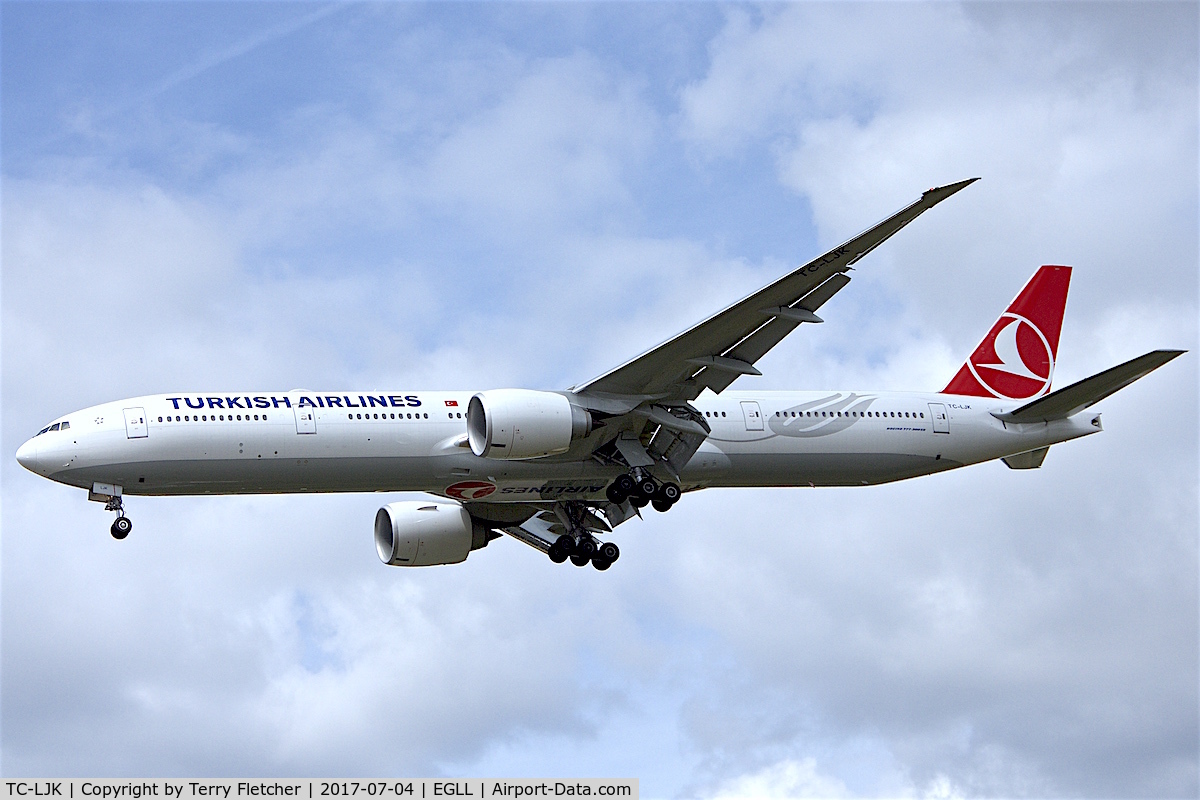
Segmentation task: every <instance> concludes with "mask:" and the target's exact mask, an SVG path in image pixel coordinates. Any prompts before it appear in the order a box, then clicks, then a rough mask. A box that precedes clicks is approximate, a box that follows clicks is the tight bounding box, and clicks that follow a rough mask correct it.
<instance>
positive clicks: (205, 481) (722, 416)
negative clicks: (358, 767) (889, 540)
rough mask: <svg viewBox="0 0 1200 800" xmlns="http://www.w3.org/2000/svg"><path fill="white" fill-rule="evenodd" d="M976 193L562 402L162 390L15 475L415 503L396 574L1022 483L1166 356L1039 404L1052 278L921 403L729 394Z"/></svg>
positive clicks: (97, 421) (126, 490)
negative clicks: (791, 505) (980, 484)
mask: <svg viewBox="0 0 1200 800" xmlns="http://www.w3.org/2000/svg"><path fill="white" fill-rule="evenodd" d="M974 180H975V179H972V180H966V181H961V182H959V183H954V184H950V185H948V186H942V187H939V188H935V189H930V190H929V191H927V192H925V193H924V194H923V195H921V198H920V199H919V200H917V201H916V202H915V203H913V204H912V205H910V206H908V207H907V208H904V209H902V210H901V211H899V212H897V213H895V214H893V215H892V216H890V217H888V218H887V219H885V220H884V221H883V222H880V223H879V224H878V225H876V226H874V227H873V228H871V229H870V230H867V231H866V232H864V233H861V234H859V235H858V236H855V237H854V238H853V239H851V240H850V241H848V242H846V243H845V244H843V245H840V246H839V247H836V248H834V249H833V250H830V251H829V252H828V253H825V254H824V255H822V256H820V257H818V258H815V259H813V260H812V261H810V262H809V263H807V264H805V265H804V266H802V267H800V268H798V269H796V270H794V271H792V272H791V273H789V274H787V275H785V276H784V277H782V278H780V279H779V280H777V281H775V282H774V283H772V284H771V285H769V286H767V287H766V288H764V289H761V290H759V291H757V292H755V293H754V294H752V295H750V296H749V297H747V298H745V299H744V300H741V301H739V302H737V303H735V304H733V305H732V306H729V307H728V308H726V309H725V310H724V311H721V312H719V313H717V314H715V315H713V316H711V317H709V318H708V319H706V320H704V321H703V322H701V323H700V324H698V325H695V326H694V327H692V328H689V329H688V330H686V331H684V332H683V333H680V334H679V335H677V336H675V337H674V338H672V339H669V340H668V341H666V342H664V343H662V344H660V345H658V346H657V347H655V348H653V349H652V350H649V351H648V352H646V353H644V354H643V355H640V356H638V357H637V358H635V359H633V360H632V361H629V362H628V363H625V364H623V365H621V366H619V367H617V368H616V369H613V370H610V371H609V372H606V373H605V374H603V375H601V376H600V377H598V378H595V379H594V380H591V381H588V382H587V383H582V384H579V385H578V386H575V387H573V388H571V389H568V390H566V391H533V390H529V389H489V390H487V391H481V392H423V391H412V390H411V389H388V390H386V391H351V392H342V391H339V392H315V391H301V390H294V391H289V392H175V393H174V394H160V395H151V396H147V397H135V398H132V399H129V400H119V401H117V402H115V403H105V404H103V405H98V406H93V407H91V408H86V409H84V410H82V411H76V412H74V413H72V414H67V415H66V416H63V417H59V418H58V419H56V420H55V421H54V422H53V423H51V424H50V425H47V426H46V427H45V428H43V429H42V430H40V431H38V433H37V435H36V436H34V437H33V438H31V439H30V440H29V441H27V442H25V443H24V444H23V445H21V447H20V449H19V450H18V451H17V460H18V461H19V462H20V463H21V464H22V466H24V467H26V468H27V469H30V470H32V471H33V472H36V473H38V474H39V475H44V476H45V477H47V478H50V479H51V480H55V481H58V482H60V483H65V484H67V485H70V486H78V487H80V488H84V489H87V490H88V497H89V498H90V499H92V500H97V501H100V502H103V503H106V506H105V507H106V509H107V510H109V511H115V512H116V513H117V518H116V521H115V522H114V523H113V525H112V535H113V536H115V537H116V538H118V539H122V538H124V537H125V536H126V535H128V533H129V531H130V528H131V527H132V524H131V523H130V521H129V518H128V517H126V516H125V513H124V506H123V503H122V498H123V497H125V496H129V495H199V494H251V493H272V494H273V493H283V492H380V491H397V492H399V491H418V492H428V493H430V494H433V495H437V496H439V497H440V498H441V499H440V500H438V501H433V500H428V501H406V502H397V503H390V504H388V505H386V506H384V507H383V508H381V509H379V512H378V513H377V514H376V515H375V544H376V548H377V549H378V551H379V557H380V558H381V559H382V560H383V561H384V562H385V563H387V564H391V565H395V566H428V565H433V564H453V563H456V562H459V561H463V560H464V559H465V558H466V557H467V554H468V553H470V552H471V551H472V550H476V549H479V548H481V547H484V546H486V545H487V543H488V542H489V541H491V540H492V539H495V538H496V537H498V536H499V535H500V534H501V533H506V534H509V535H510V536H513V537H515V538H516V539H519V540H520V541H522V542H524V543H526V544H528V545H530V546H532V547H534V548H536V549H538V550H541V551H542V552H544V553H547V554H548V555H549V556H550V559H551V560H553V561H555V562H557V563H561V562H563V561H565V560H567V559H568V558H569V559H570V560H571V561H572V562H573V563H574V564H576V565H577V566H584V565H586V564H587V563H589V562H590V563H591V564H592V565H593V566H595V567H596V568H597V569H601V570H603V569H607V568H608V567H609V566H611V565H612V563H613V562H614V561H616V560H617V557H618V556H619V555H620V550H618V548H617V545H616V544H614V543H613V542H612V541H608V540H606V539H601V538H598V537H602V536H605V535H606V534H608V533H611V532H612V530H613V528H615V527H616V526H617V525H620V524H621V523H623V522H625V521H627V520H629V519H630V518H632V517H634V516H640V515H641V509H642V508H644V507H645V506H646V505H648V504H649V505H652V506H653V507H654V508H655V509H657V510H658V511H666V510H667V509H669V508H670V507H671V506H672V505H674V503H675V502H676V501H678V500H679V498H680V497H681V495H682V494H683V493H684V492H690V491H696V490H699V489H705V488H708V487H714V486H870V485H872V484H878V483H886V482H888V481H897V480H901V479H904V478H913V477H916V476H918V475H928V474H930V473H934V472H941V471H943V470H948V469H954V468H955V467H961V466H965V465H967V464H977V463H979V462H982V461H990V460H992V459H997V458H999V459H1003V460H1004V463H1005V464H1007V465H1008V466H1009V467H1012V468H1013V469H1033V468H1036V467H1039V466H1041V464H1042V460H1043V459H1044V458H1045V457H1046V451H1047V450H1048V449H1049V447H1050V446H1051V445H1053V444H1057V443H1059V442H1065V441H1067V440H1068V439H1075V438H1078V437H1080V436H1087V435H1088V434H1092V433H1096V432H1098V431H1099V430H1100V415H1099V414H1098V413H1095V412H1091V411H1087V409H1089V408H1090V407H1091V406H1092V405H1093V404H1094V403H1096V402H1097V401H1099V400H1101V399H1103V398H1105V397H1107V396H1108V395H1110V394H1112V393H1113V392H1116V391H1117V390H1119V389H1121V388H1123V387H1125V386H1127V385H1129V384H1130V383H1132V382H1134V381H1135V380H1137V379H1138V378H1141V377H1142V376H1144V375H1146V374H1147V373H1149V372H1150V371H1152V370H1154V369H1156V368H1158V367H1160V366H1162V365H1163V364H1165V363H1166V362H1168V361H1170V360H1171V359H1173V358H1175V357H1176V356H1178V355H1180V354H1181V353H1182V352H1183V351H1181V350H1155V351H1152V352H1150V353H1146V354H1145V355H1142V356H1139V357H1137V358H1135V359H1133V360H1131V361H1128V362H1126V363H1124V364H1121V365H1120V366H1116V367H1113V368H1111V369H1108V370H1105V371H1104V372H1101V373H1099V374H1097V375H1093V376H1092V377H1090V378H1086V379H1084V380H1082V381H1079V382H1078V383H1075V384H1072V385H1071V386H1068V387H1066V388H1064V389H1059V390H1057V391H1054V392H1051V391H1050V380H1051V378H1052V377H1053V373H1054V361H1055V356H1056V354H1057V351H1058V339H1059V331H1060V329H1061V326H1062V319H1063V310H1064V308H1065V306H1066V300H1067V286H1068V283H1069V281H1070V277H1071V268H1070V267H1059V266H1044V267H1042V268H1041V269H1039V270H1038V271H1037V273H1036V274H1035V275H1034V276H1033V278H1032V279H1031V280H1030V281H1029V283H1028V284H1026V286H1025V288H1024V289H1023V290H1022V291H1021V293H1020V294H1019V295H1017V299H1016V300H1014V301H1013V303H1012V305H1010V306H1009V307H1008V310H1007V311H1005V312H1004V313H1003V314H1002V315H1001V316H1000V319H999V320H997V321H996V324H995V325H993V326H992V328H991V330H990V331H988V333H987V335H986V336H985V337H984V338H983V341H982V342H980V343H979V346H978V347H976V348H975V351H974V352H973V353H972V354H971V356H970V358H968V359H967V361H966V363H964V364H963V365H962V368H961V369H959V371H958V373H957V374H955V375H954V377H953V379H952V380H951V381H950V383H949V384H948V385H947V386H946V388H945V389H943V390H942V391H940V392H928V393H919V392H918V393H911V392H903V393H902V392H857V391H820V392H812V391H806V392H755V391H738V392H734V391H727V389H728V387H729V385H730V384H732V383H733V382H734V381H735V380H736V379H737V378H738V377H740V376H742V375H759V374H761V373H760V372H759V371H758V370H757V369H755V367H754V364H755V362H757V361H758V360H759V359H760V358H762V356H763V355H764V354H766V352H767V351H768V350H770V349H771V348H772V347H774V346H775V345H776V344H778V343H779V342H780V341H782V340H783V338H784V337H785V336H787V335H788V334H789V333H791V332H792V331H793V330H795V329H796V328H797V327H799V326H800V325H804V324H815V323H819V322H821V318H820V317H818V316H817V311H818V310H819V309H820V308H821V306H822V305H824V304H825V302H826V301H827V300H829V298H831V297H832V296H833V295H834V294H836V293H837V292H838V291H840V290H841V289H843V288H844V287H845V286H846V284H848V283H849V282H850V276H849V274H848V273H849V272H850V270H851V267H852V265H854V264H855V263H857V262H858V261H859V259H861V258H862V257H863V256H865V255H867V254H868V253H870V252H871V251H872V250H874V249H875V248H876V247H878V246H879V245H880V244H882V243H883V242H884V241H885V240H887V239H888V238H889V237H890V236H891V235H892V234H894V233H896V232H897V231H898V230H900V229H901V228H903V227H904V226H905V225H907V224H908V223H909V222H911V221H912V220H913V219H915V218H916V217H917V216H919V215H920V214H921V213H922V212H924V211H926V210H927V209H929V208H932V207H933V206H935V205H937V204H938V203H940V202H941V201H942V200H944V199H946V198H947V197H949V196H950V195H952V194H954V193H955V192H958V191H959V190H960V189H963V188H964V187H966V186H967V185H968V184H970V183H972V182H973V181H974Z"/></svg>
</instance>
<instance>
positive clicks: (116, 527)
mask: <svg viewBox="0 0 1200 800" xmlns="http://www.w3.org/2000/svg"><path fill="white" fill-rule="evenodd" d="M104 510H105V511H115V512H117V518H116V519H115V520H113V524H112V527H111V528H109V529H108V532H109V533H111V534H112V537H113V538H114V539H118V540H119V539H124V538H125V537H126V536H128V535H129V532H130V531H131V530H133V522H132V521H130V519H129V517H127V516H125V507H124V506H123V505H122V504H121V496H120V495H116V496H115V497H112V498H110V499H109V501H108V502H107V503H105V504H104Z"/></svg>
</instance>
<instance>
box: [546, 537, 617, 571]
mask: <svg viewBox="0 0 1200 800" xmlns="http://www.w3.org/2000/svg"><path fill="white" fill-rule="evenodd" d="M620 557H621V549H620V548H619V547H617V546H616V545H615V544H613V543H612V542H604V543H603V544H601V543H600V542H598V541H596V539H594V538H593V537H592V536H591V534H584V535H582V536H581V537H580V538H579V539H578V540H576V539H575V537H573V536H570V535H568V534H565V533H564V534H563V535H562V536H559V537H558V539H557V540H555V542H554V544H552V545H550V560H551V561H553V562H554V563H555V564H561V563H563V562H564V561H566V560H567V559H568V558H569V559H571V563H572V564H574V565H575V566H577V567H586V566H587V564H588V562H589V561H590V562H592V566H593V567H595V568H596V569H598V570H600V571H601V572H603V571H604V570H606V569H608V568H609V567H611V566H612V565H613V562H614V561H616V560H617V559H618V558H620Z"/></svg>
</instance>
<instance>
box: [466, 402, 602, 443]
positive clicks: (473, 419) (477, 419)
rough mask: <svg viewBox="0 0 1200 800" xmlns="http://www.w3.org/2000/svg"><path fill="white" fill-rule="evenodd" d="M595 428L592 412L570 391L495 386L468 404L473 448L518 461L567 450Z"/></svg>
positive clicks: (469, 435)
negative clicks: (576, 402) (575, 400)
mask: <svg viewBox="0 0 1200 800" xmlns="http://www.w3.org/2000/svg"><path fill="white" fill-rule="evenodd" d="M591 430H592V418H591V415H590V414H589V413H588V412H587V411H585V410H584V409H582V408H577V407H576V406H573V405H571V401H570V400H568V399H567V398H566V396H564V395H561V394H557V393H555V392H537V391H533V390H532V389H490V390H488V391H486V392H479V393H477V394H476V395H475V396H474V397H472V398H471V402H470V403H469V404H468V405H467V439H468V441H469V442H470V444H471V452H472V453H474V454H475V455H477V456H482V457H484V458H502V459H506V460H516V459H523V458H540V457H541V456H553V455H557V454H559V453H565V452H567V450H569V449H570V447H571V442H572V441H574V440H576V439H579V438H582V437H584V436H587V435H588V434H589V433H590V432H591Z"/></svg>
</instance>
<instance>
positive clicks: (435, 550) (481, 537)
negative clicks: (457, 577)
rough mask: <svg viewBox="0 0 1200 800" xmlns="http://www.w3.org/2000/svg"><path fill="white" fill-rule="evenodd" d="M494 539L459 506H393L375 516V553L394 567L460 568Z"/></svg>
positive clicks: (387, 506)
mask: <svg viewBox="0 0 1200 800" xmlns="http://www.w3.org/2000/svg"><path fill="white" fill-rule="evenodd" d="M494 536H495V535H494V534H492V532H491V531H489V530H488V529H487V528H486V527H485V526H483V525H482V524H480V523H479V522H477V521H475V520H474V519H472V518H471V515H470V514H469V513H467V510H466V509H465V508H463V507H462V506H460V505H458V504H457V503H430V502H421V501H408V502H402V503H390V504H388V505H386V506H384V507H383V508H381V509H379V511H378V512H377V513H376V514H375V549H376V551H378V553H379V559H380V560H381V561H383V563H385V564H388V565H389V566H393V567H431V566H434V565H437V564H457V563H458V562H460V561H465V560H466V558H467V554H468V553H470V552H471V551H472V550H478V549H479V548H481V547H486V546H487V543H488V541H490V540H491V539H492V538H494Z"/></svg>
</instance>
